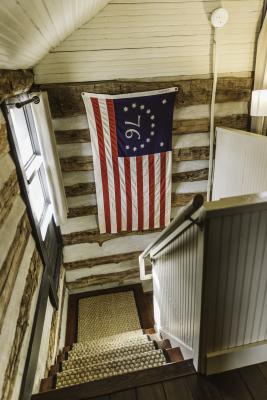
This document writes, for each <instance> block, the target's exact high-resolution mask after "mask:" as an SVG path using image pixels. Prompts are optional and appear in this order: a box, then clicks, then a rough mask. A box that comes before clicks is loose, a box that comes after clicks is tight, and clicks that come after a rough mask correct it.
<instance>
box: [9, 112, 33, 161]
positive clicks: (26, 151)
mask: <svg viewBox="0 0 267 400" xmlns="http://www.w3.org/2000/svg"><path fill="white" fill-rule="evenodd" d="M10 113H11V118H12V122H13V124H14V130H15V135H16V138H17V141H18V145H19V150H20V156H21V159H22V162H23V165H25V164H26V163H27V162H28V161H29V159H30V158H31V157H32V155H33V147H32V143H31V138H30V135H29V130H28V127H27V123H26V119H25V115H24V112H23V109H22V108H11V109H10Z"/></svg>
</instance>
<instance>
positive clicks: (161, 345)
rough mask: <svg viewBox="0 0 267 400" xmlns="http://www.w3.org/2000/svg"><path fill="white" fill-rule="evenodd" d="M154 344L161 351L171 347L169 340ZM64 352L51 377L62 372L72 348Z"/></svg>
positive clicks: (50, 374)
mask: <svg viewBox="0 0 267 400" xmlns="http://www.w3.org/2000/svg"><path fill="white" fill-rule="evenodd" d="M154 344H155V348H156V349H161V350H165V349H169V348H170V347H171V344H170V341H169V340H168V339H164V340H160V341H154ZM64 350H66V351H65V352H63V353H62V354H61V355H60V356H58V357H57V363H56V364H54V365H52V366H51V367H50V369H49V373H48V376H49V377H50V376H53V375H55V374H56V373H57V372H60V371H61V364H62V362H63V361H64V360H67V359H68V352H69V351H70V350H71V347H70V346H68V347H67V348H64V349H63V351H64ZM168 359H170V357H168ZM181 360H183V358H182V359H179V360H178V359H177V360H172V361H181Z"/></svg>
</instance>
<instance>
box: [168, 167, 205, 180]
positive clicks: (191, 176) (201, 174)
mask: <svg viewBox="0 0 267 400" xmlns="http://www.w3.org/2000/svg"><path fill="white" fill-rule="evenodd" d="M208 174H209V169H208V168H202V169H198V170H196V171H185V172H177V173H176V174H172V182H195V181H205V180H207V179H208Z"/></svg>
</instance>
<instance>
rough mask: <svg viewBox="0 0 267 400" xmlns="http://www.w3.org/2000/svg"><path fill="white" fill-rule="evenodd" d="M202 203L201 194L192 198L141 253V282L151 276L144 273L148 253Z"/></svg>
mask: <svg viewBox="0 0 267 400" xmlns="http://www.w3.org/2000/svg"><path fill="white" fill-rule="evenodd" d="M203 203H204V198H203V196H202V195H201V194H197V195H195V196H194V198H193V199H192V200H191V202H190V203H189V204H188V205H187V206H186V207H184V208H183V209H182V210H180V211H179V212H178V214H177V215H176V217H175V218H174V219H173V221H172V222H171V223H170V224H169V225H168V226H167V227H166V228H165V229H164V230H163V231H162V232H161V233H160V234H159V236H158V237H157V238H156V239H155V240H154V241H153V242H152V243H150V244H149V245H148V246H147V247H146V249H145V250H144V251H143V253H142V254H140V256H139V268H140V279H141V280H147V279H151V277H152V275H151V274H147V275H146V272H145V259H146V258H147V257H148V255H149V254H150V251H151V250H152V249H153V248H154V247H155V246H158V245H159V244H160V243H161V242H162V241H163V240H164V239H166V237H168V236H169V235H171V233H172V232H174V231H175V229H177V228H178V226H180V225H181V224H182V223H183V222H184V221H186V220H188V219H189V218H190V217H191V215H192V214H193V213H194V212H196V211H197V210H198V209H199V208H200V207H201V206H202V205H203Z"/></svg>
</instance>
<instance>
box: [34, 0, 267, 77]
mask: <svg viewBox="0 0 267 400" xmlns="http://www.w3.org/2000/svg"><path fill="white" fill-rule="evenodd" d="M220 6H221V7H225V8H227V10H228V11H229V15H230V18H229V22H228V24H227V25H226V26H225V28H223V29H221V30H220V31H219V35H218V36H219V37H218V41H219V43H220V45H219V63H218V65H219V72H220V73H232V72H240V71H252V70H253V68H254V65H253V64H254V53H255V42H256V37H257V31H258V26H259V24H258V23H259V20H260V18H261V11H262V6H263V0H254V1H251V0H242V1H240V0H222V1H220ZM216 8H218V2H217V1H216V0H204V1H200V0H199V1H197V0H188V1H186V2H185V1H184V2H180V1H177V2H173V1H170V2H166V1H164V0H162V1H160V0H156V1H153V0H152V1H149V2H147V1H146V2H141V1H136V0H128V1H127V2H123V1H122V2H114V1H111V2H110V3H109V4H108V5H107V6H106V7H105V8H104V9H102V11H100V12H99V13H98V14H97V15H96V16H95V18H93V19H91V20H90V21H89V22H87V23H85V24H84V25H82V26H80V28H79V29H77V30H76V31H75V32H73V33H72V34H71V35H70V36H69V37H68V38H67V39H65V40H64V41H63V42H62V43H61V44H60V45H59V46H57V47H56V48H54V49H53V50H52V51H51V52H50V53H49V54H48V55H47V56H46V57H45V58H44V59H43V60H42V61H41V62H40V63H39V64H38V65H37V66H36V68H35V80H36V82H37V83H49V82H77V81H92V80H108V79H119V78H120V79H123V78H126V79H127V78H145V77H146V78H148V77H159V76H162V77H164V76H171V75H176V76H177V75H198V74H210V73H211V60H212V57H211V54H212V47H211V43H212V36H213V31H212V28H211V25H210V14H211V12H212V11H213V10H214V9H216Z"/></svg>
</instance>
